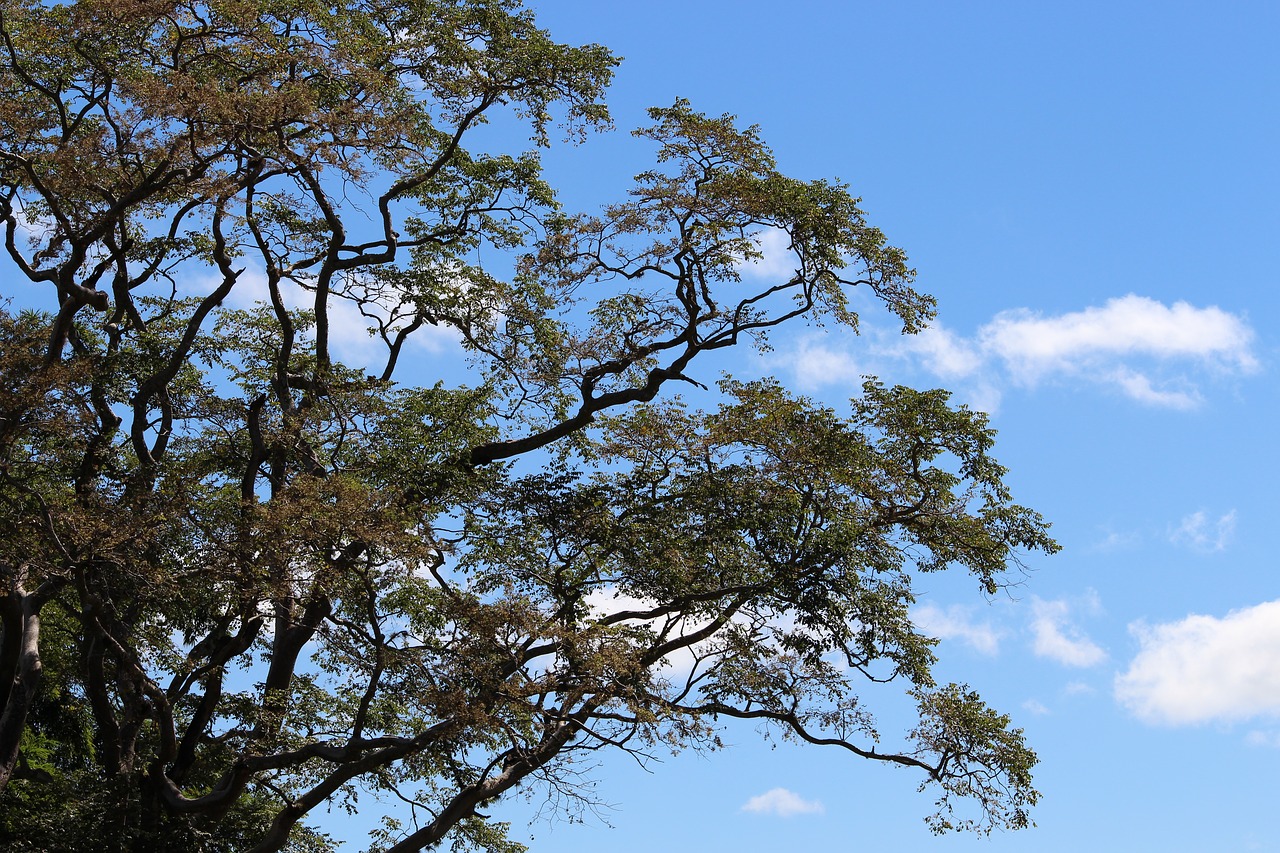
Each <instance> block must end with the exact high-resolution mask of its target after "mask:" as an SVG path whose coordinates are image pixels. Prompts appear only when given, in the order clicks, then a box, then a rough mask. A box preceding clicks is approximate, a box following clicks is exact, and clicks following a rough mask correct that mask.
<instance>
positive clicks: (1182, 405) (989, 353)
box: [782, 294, 1259, 411]
mask: <svg viewBox="0 0 1280 853" xmlns="http://www.w3.org/2000/svg"><path fill="white" fill-rule="evenodd" d="M1254 337H1255V336H1254V332H1253V329H1252V327H1250V325H1249V324H1248V322H1246V321H1245V319H1244V318H1242V317H1240V316H1238V315H1236V314H1232V313H1230V312H1228V311H1224V310H1223V309H1221V308H1218V307H1216V306H1208V307H1204V308H1201V307H1197V306H1194V305H1191V304H1190V303H1187V302H1175V303H1173V304H1172V305H1165V304H1164V303H1162V302H1159V301H1157V300H1155V299H1150V298H1148V297H1145V296H1137V295H1134V294H1129V295H1128V296H1122V297H1118V298H1115V299H1110V300H1108V301H1107V302H1106V303H1105V304H1103V305H1102V306H1092V307H1088V308H1085V309H1083V310H1081V311H1072V312H1067V313H1064V314H1056V315H1044V314H1041V313H1037V312H1034V311H1031V310H1029V309H1026V308H1018V309H1014V310H1010V311H1003V312H1001V313H1000V314H997V315H996V316H995V317H994V318H993V319H992V320H991V321H990V322H988V323H986V324H985V325H983V326H982V327H981V328H980V329H978V331H977V333H976V334H975V335H974V336H973V337H972V338H967V337H964V336H962V335H959V334H956V333H955V332H952V331H951V330H949V329H947V328H945V327H944V326H942V325H939V324H934V325H933V326H931V327H930V328H928V329H926V330H924V331H923V332H921V333H920V334H918V335H914V336H912V335H908V336H893V337H888V336H886V337H885V338H883V339H882V340H881V342H880V345H879V346H877V347H873V348H871V349H872V351H873V352H874V354H875V355H877V356H880V357H881V358H887V359H897V360H903V359H906V360H908V361H911V362H914V363H916V364H918V365H919V366H920V367H922V368H923V369H924V370H926V371H928V372H929V373H930V374H932V375H934V376H936V377H938V378H939V379H942V380H944V381H946V382H948V383H950V384H951V385H952V386H957V385H958V386H959V390H960V392H961V396H962V398H968V399H972V401H973V404H974V405H976V406H978V407H979V408H983V409H985V410H986V411H992V410H994V408H995V406H996V405H998V404H999V402H1000V396H1001V392H1000V388H1001V387H1002V386H1007V385H1009V384H1013V385H1020V386H1023V387H1035V386H1036V385H1038V384H1040V383H1041V382H1043V381H1045V380H1048V379H1052V378H1064V377H1066V378H1071V379H1072V380H1074V381H1081V382H1090V383H1097V384H1101V385H1104V386H1107V387H1109V388H1112V389H1114V390H1116V391H1118V392H1119V393H1121V394H1123V395H1124V396H1126V397H1128V398H1129V399H1131V400H1134V401H1136V402H1138V403H1141V404H1143V405H1147V406H1154V407H1158V408H1166V409H1178V410H1188V409H1194V408H1196V407H1198V406H1199V405H1201V403H1202V402H1203V397H1202V395H1201V393H1200V390H1199V388H1198V387H1197V384H1196V382H1197V380H1198V379H1201V378H1202V376H1203V374H1205V373H1209V374H1212V375H1218V376H1221V375H1223V374H1237V375H1238V374H1245V373H1250V372H1253V371H1256V370H1257V369H1258V366H1259V365H1258V360H1257V358H1256V357H1255V356H1254V354H1253V345H1254ZM782 358H783V359H784V360H785V361H787V362H789V364H790V366H791V367H792V369H793V370H794V371H795V372H796V375H797V378H798V379H799V380H800V381H801V382H802V383H804V384H807V385H810V386H818V385H830V384H837V383H840V382H842V381H845V380H846V379H847V378H848V375H849V373H850V372H851V369H852V360H851V359H850V358H849V356H848V355H847V354H845V353H843V352H840V351H839V350H831V349H827V348H825V346H824V345H823V344H821V343H820V342H815V341H813V340H808V341H806V342H804V343H802V344H801V346H800V347H799V348H797V349H796V350H795V351H793V353H792V354H790V355H786V356H783V357H782ZM869 372H879V371H878V370H871V371H869ZM965 386H971V387H965Z"/></svg>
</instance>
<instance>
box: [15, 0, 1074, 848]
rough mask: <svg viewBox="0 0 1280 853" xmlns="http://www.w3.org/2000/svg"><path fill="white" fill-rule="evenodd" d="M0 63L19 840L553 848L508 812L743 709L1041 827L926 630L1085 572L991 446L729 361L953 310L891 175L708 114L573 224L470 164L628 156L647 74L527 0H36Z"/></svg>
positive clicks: (970, 417) (525, 174)
mask: <svg viewBox="0 0 1280 853" xmlns="http://www.w3.org/2000/svg"><path fill="white" fill-rule="evenodd" d="M0 39H2V42H0V221H3V224H4V225H3V227H4V243H5V249H6V253H7V256H8V259H7V261H6V262H5V263H7V264H8V267H7V269H6V270H5V271H4V273H3V275H4V280H5V282H6V284H5V293H6V295H8V296H10V297H12V300H16V302H12V301H11V304H10V306H9V307H8V308H7V309H5V310H4V312H3V315H2V316H0V570H2V571H3V578H4V585H3V589H2V590H0V593H2V596H3V597H2V599H0V601H2V603H3V634H2V635H0V702H2V707H3V712H2V716H0V789H3V794H2V795H0V834H2V837H3V838H4V840H5V841H6V843H7V844H8V845H9V847H10V849H22V846H23V845H24V844H25V845H27V847H29V848H31V849H75V850H88V849H104V850H119V849H137V850H160V849H184V850H223V849H227V850H240V849H252V850H254V851H272V850H281V849H299V850H301V849H323V848H324V847H325V846H326V843H327V842H326V841H325V839H324V838H323V837H322V836H321V835H319V834H317V833H315V832H313V831H311V830H309V829H308V828H307V826H306V824H307V821H308V815H309V814H310V813H311V812H312V811H313V810H314V809H316V808H317V807H323V806H327V805H330V804H332V803H334V802H343V801H344V800H348V799H349V798H351V797H354V796H357V795H359V794H361V793H362V792H370V791H372V792H374V793H376V794H379V795H381V800H380V804H379V805H378V806H377V808H387V809H391V807H392V806H393V805H395V806H398V807H399V809H400V811H401V814H400V816H399V821H398V822H396V821H389V822H388V824H387V826H388V828H387V830H386V831H385V833H383V834H382V836H380V837H379V838H377V839H375V844H376V846H378V847H379V849H384V850H390V851H409V850H421V849H426V848H430V847H432V846H434V845H436V844H437V843H439V842H441V841H442V840H445V839H450V840H452V841H454V842H455V843H456V844H460V845H462V846H467V845H471V846H474V847H476V848H479V849H491V850H506V849H514V848H516V847H518V846H517V845H511V844H510V843H509V842H506V841H505V840H504V834H503V827H502V826H501V825H500V824H495V823H492V822H491V821H490V820H489V819H488V818H487V817H486V816H485V815H484V813H483V811H482V810H481V807H482V805H483V804H485V803H486V802H489V801H492V800H494V799H496V798H499V797H501V796H502V795H503V794H504V793H506V792H508V791H511V790H513V789H515V788H516V787H517V786H531V785H540V786H545V787H546V788H547V789H548V790H549V791H551V792H553V793H554V794H556V795H560V796H565V797H567V798H568V799H569V800H570V801H572V800H574V799H575V798H581V797H586V796H587V795H586V793H585V791H584V789H583V788H582V787H581V785H580V781H579V777H578V776H577V775H576V773H577V769H576V768H578V767H579V766H580V763H581V762H580V759H581V756H582V755H583V754H584V753H589V752H592V751H594V750H601V749H608V750H628V751H632V752H635V753H636V754H639V755H644V754H647V753H648V752H649V751H651V750H660V749H680V748H683V747H699V746H708V745H710V746H714V745H716V744H718V732H719V731H720V730H721V728H722V726H725V725H733V724H734V721H735V720H746V721H750V722H749V723H747V724H746V725H748V726H749V727H751V726H758V725H761V724H763V725H766V726H769V727H772V728H774V729H776V730H778V731H779V732H780V733H782V734H783V735H785V736H789V737H794V738H797V739H799V740H802V741H809V742H812V743H815V744H823V745H828V746H833V747H836V748H839V749H843V750H846V751H848V752H850V753H852V754H854V755H856V756H861V757H863V758H867V759H873V760H875V761H882V762H891V763H895V764H899V765H906V766H908V767H912V768H915V769H916V770H918V771H919V773H920V774H921V779H922V781H923V782H924V783H925V784H930V785H935V786H937V788H938V790H939V796H940V799H939V811H938V813H937V814H936V815H935V816H934V817H933V818H932V820H933V824H934V826H935V828H937V829H939V830H942V829H946V828H950V827H951V826H953V825H955V826H969V827H973V828H976V829H978V830H984V829H989V828H991V827H993V826H1012V827H1020V826H1024V825H1026V824H1027V823H1028V813H1027V809H1028V807H1029V806H1030V805H1032V804H1033V803H1034V802H1035V799H1036V792H1035V790H1034V788H1033V787H1032V784H1031V776H1030V770H1031V768H1032V766H1033V765H1034V763H1035V756H1034V754H1033V753H1032V752H1031V751H1030V750H1029V749H1028V748H1027V747H1026V745H1025V744H1024V742H1023V738H1022V734H1021V731H1020V730H1017V729H1012V728H1010V721H1009V718H1008V717H1007V716H1004V715H1002V714H999V713H997V712H995V711H993V710H991V709H989V708H988V707H987V706H986V705H984V704H983V703H982V701H981V700H980V699H979V698H978V697H977V695H976V694H975V693H974V692H973V691H971V690H970V689H969V688H968V687H966V686H963V685H954V684H949V685H939V684H936V683H935V681H934V678H933V677H932V676H931V669H932V665H933V664H934V655H933V651H932V649H933V646H934V644H935V641H934V640H932V639H931V638H930V637H928V636H927V635H925V634H924V633H922V632H921V630H920V629H919V628H918V627H917V626H916V625H914V624H913V622H912V621H911V617H910V605H911V604H912V603H913V601H914V597H913V593H912V580H913V578H914V577H916V576H917V575H918V574H919V573H922V572H933V571H939V570H943V569H948V568H955V569H959V570H962V571H968V572H970V573H972V575H973V576H974V578H975V579H976V583H977V585H978V587H979V588H980V590H981V591H982V592H983V593H985V594H991V593H994V592H995V591H996V590H997V589H998V588H999V587H1000V586H1001V585H1002V584H1003V583H1005V578H1006V572H1007V571H1008V569H1009V567H1010V565H1011V564H1016V561H1017V558H1018V553H1019V552H1020V551H1021V550H1024V549H1040V550H1045V551H1051V550H1054V548H1055V547H1056V546H1055V545H1054V544H1053V542H1052V540H1050V539H1049V538H1048V536H1047V534H1046V525H1045V524H1044V523H1043V521H1042V520H1041V519H1040V517H1039V516H1038V515H1036V514H1035V513H1034V512H1032V511H1030V510H1027V509H1025V508H1023V507H1021V506H1018V505H1016V504H1014V503H1013V502H1012V500H1011V497H1010V495H1009V493H1008V491H1007V490H1006V488H1005V486H1004V485H1003V483H1002V476H1003V474H1004V469H1003V468H1001V467H1000V466H999V465H998V464H997V463H996V462H995V461H994V460H993V459H992V458H991V456H990V455H989V451H990V449H991V446H992V436H993V434H992V431H991V430H990V429H989V428H988V425H987V423H986V420H985V418H984V417H983V416H982V415H981V414H980V413H976V412H973V411H969V410H967V409H966V408H964V407H958V408H957V407H952V406H950V405H949V404H948V399H947V395H946V394H945V393H944V392H941V391H928V392H918V391H913V390H910V389H907V388H901V387H895V388H890V387H885V386H884V385H882V384H879V383H876V382H868V383H867V384H866V385H865V386H864V388H863V389H862V392H861V394H860V395H859V396H858V397H856V398H855V399H854V400H853V401H852V404H851V408H850V409H849V411H848V413H847V414H841V413H838V412H836V411H835V410H832V409H829V408H824V407H821V406H818V405H816V404H814V403H813V402H811V401H809V400H806V399H803V398H800V397H796V396H793V395H791V394H789V393H787V392H786V390H784V389H783V388H782V387H781V386H779V385H778V384H777V383H776V382H774V381H772V380H768V379H762V380H754V381H750V380H740V379H724V380H723V381H721V383H720V386H719V389H718V391H712V390H708V389H706V388H705V384H704V383H707V382H709V379H708V377H707V376H706V375H700V373H699V371H698V370H697V367H698V365H701V364H704V363H705V361H706V359H702V360H699V358H700V357H701V356H703V355H704V354H706V353H709V352H711V351H715V350H723V349H725V348H728V347H734V346H739V345H752V344H755V345H762V344H763V343H764V340H765V336H766V334H767V333H768V332H769V331H770V330H771V329H773V328H774V327H777V326H779V325H780V324H783V323H787V322H789V321H792V320H797V319H801V318H808V319H810V320H813V321H824V320H825V321H827V322H830V323H835V324H841V325H845V326H856V324H857V320H858V317H857V315H856V314H855V313H854V311H853V310H852V308H851V307H850V299H851V297H852V296H853V295H854V294H855V293H856V292H858V291H867V292H869V293H870V294H872V295H873V297H874V298H873V299H871V300H868V302H867V304H868V305H871V304H875V303H878V304H879V305H881V306H882V307H883V308H884V309H887V311H888V312H891V313H892V314H894V315H896V316H897V318H899V320H900V321H901V324H902V327H903V330H904V331H905V332H914V331H916V330H918V329H919V328H920V327H921V326H922V324H923V323H925V322H927V321H928V320H929V319H930V318H931V316H932V313H933V302H932V300H931V299H930V298H929V297H927V296H924V295H922V294H920V293H918V292H916V291H915V290H914V289H912V286H911V280H912V271H911V270H910V269H909V268H908V266H907V263H906V260H905V257H904V255H903V253H902V252H901V251H899V250H898V249H896V248H893V247H892V246H890V245H888V244H887V243H886V241H885V239H884V237H883V235H882V234H881V233H880V231H878V230H877V229H875V228H874V227H871V226H870V225H868V224H867V223H866V222H865V220H864V215H863V213H862V211H861V210H860V209H859V207H858V200H857V199H856V198H854V197H852V196H851V194H850V192H849V190H848V188H847V187H845V186H844V185H842V184H838V183H832V182H827V181H802V180H797V179H794V178H790V177H787V176H785V175H783V174H781V173H780V172H779V171H778V170H777V167H776V164H775V162H774V159H773V158H772V156H771V154H770V152H769V150H768V148H766V147H765V146H764V144H763V143H762V142H761V140H760V139H759V137H758V134H757V132H756V131H755V129H753V128H752V129H741V128H739V127H738V126H736V125H735V123H734V122H733V121H732V120H731V119H730V118H728V117H722V118H712V117H708V116H705V115H701V114H699V113H697V112H695V111H693V110H692V108H691V107H690V106H689V105H688V104H686V103H684V102H677V103H676V104H674V105H673V106H671V107H667V108H662V109H654V110H652V111H651V114H652V121H653V123H652V124H651V126H649V127H647V128H646V129H644V130H641V131H638V135H639V136H642V137H644V138H645V139H647V140H649V141H650V142H651V143H652V145H653V146H654V148H655V150H656V155H657V160H656V165H655V168H654V169H653V170H652V171H648V172H645V173H643V174H641V175H639V176H638V177H637V179H636V182H635V186H634V188H633V189H632V190H631V192H630V195H629V196H628V197H627V199H626V200H625V201H622V202H620V203H618V204H615V205H612V206H609V207H606V208H604V209H603V211H602V212H600V213H598V214H596V215H568V214H566V213H564V212H563V211H561V210H560V209H559V208H558V206H557V204H556V202H555V198H554V193H553V191H552V189H551V188H550V187H549V186H547V185H546V184H545V183H544V182H543V181H542V180H541V178H540V177H539V162H538V159H537V157H536V156H535V155H534V154H532V153H523V154H518V155H499V154H493V153H487V154H483V153H477V152H474V151H469V150H468V147H464V141H467V140H472V139H475V138H476V136H477V130H478V129H480V128H481V126H482V125H483V124H485V123H486V122H487V120H489V119H490V118H493V117H502V120H503V122H504V126H509V125H510V119H512V118H514V119H518V120H519V121H521V122H524V124H525V126H526V127H527V128H528V129H529V130H530V132H531V134H532V137H531V141H532V143H533V144H532V146H531V147H533V148H535V149H536V148H537V146H540V145H547V144H549V142H550V140H551V139H552V136H551V132H552V131H555V132H556V133H559V132H560V131H559V129H564V130H567V132H568V134H569V136H570V137H573V136H577V135H581V134H582V133H583V132H584V131H586V130H590V129H592V128H593V127H600V126H607V124H608V121H609V116H608V112H607V110H606V108H605V106H604V104H603V102H602V100H601V95H602V92H603V90H604V88H605V86H606V84H607V83H608V81H609V78H610V76H611V74H612V71H613V68H614V65H615V60H614V58H613V57H612V56H611V55H610V54H609V52H608V51H607V50H605V49H604V48H601V47H599V46H585V47H576V48H575V47H568V46H565V45H561V44H557V43H556V42H555V41H553V40H552V39H551V38H550V36H549V35H548V34H547V33H545V32H543V31H542V30H540V29H538V28H537V27H536V26H535V24H534V21H533V19H532V17H531V15H530V13H528V12H527V11H524V10H522V9H521V8H520V5H519V3H518V2H516V0H357V2H351V3H341V4H330V3H320V2H315V0H77V1H76V2H65V3H58V4H50V3H44V2H39V0H0ZM510 137H511V134H510V132H509V131H504V132H503V133H502V134H498V133H492V132H489V133H487V135H486V136H484V138H485V139H487V140H489V142H490V144H492V143H493V140H495V139H500V138H510ZM468 145H470V147H471V148H474V147H475V146H474V144H473V143H468ZM765 234H769V235H782V236H783V237H784V238H785V239H784V240H783V241H782V242H783V244H785V246H786V257H787V267H788V268H789V269H790V272H788V273H787V274H785V275H780V276H777V277H776V278H775V279H774V280H772V281H769V282H767V283H766V284H764V285H761V286H758V287H757V286H753V285H751V284H750V281H751V279H744V277H743V276H742V275H741V270H742V268H743V264H744V262H745V261H749V260H750V259H751V258H753V257H758V256H759V251H760V249H759V246H760V242H761V240H762V235H765ZM482 259H485V260H486V261H487V263H481V260H482ZM771 266H772V264H771ZM245 294H248V295H245ZM41 305H43V306H44V309H43V310H27V309H28V308H30V307H31V306H35V307H36V309H38V308H39V306H41ZM20 307H21V308H22V309H23V310H19V308H20ZM353 318H355V319H356V320H358V321H359V323H358V324H357V325H361V327H362V328H363V326H364V325H367V326H368V327H369V329H370V332H371V336H372V341H373V342H374V343H377V344H379V345H380V347H381V349H380V355H379V356H378V357H377V359H376V364H375V365H374V366H372V367H371V366H370V365H369V364H368V363H366V364H359V365H348V364H343V363H342V362H341V361H340V360H339V358H337V357H336V355H337V354H336V353H335V346H336V344H337V342H338V341H339V340H340V338H341V337H342V336H343V335H345V334H347V333H349V331H350V326H351V324H352V322H353ZM433 328H434V329H435V330H436V331H435V332H434V333H435V334H439V330H441V329H443V330H448V332H449V333H450V334H451V335H453V337H454V338H455V339H456V341H457V345H458V346H459V347H461V349H462V350H464V351H465V353H466V354H467V360H466V362H465V364H462V363H459V362H458V360H457V359H451V358H446V359H435V360H433V359H424V358H423V357H422V355H421V350H413V349H411V347H412V346H413V341H414V340H415V338H416V337H418V336H421V335H422V334H423V333H424V332H428V331H431V330H432V329H433ZM415 353H416V354H415ZM695 362H696V364H695ZM702 373H703V374H705V369H704V370H703V371H702ZM673 383H675V384H677V385H680V387H685V388H689V389H690V390H693V389H694V388H695V387H696V388H697V389H702V390H696V391H693V396H695V397H697V398H698V399H700V400H702V401H704V403H705V408H703V409H699V408H696V407H693V406H691V405H688V404H686V403H683V402H682V401H681V399H680V397H679V396H678V395H676V394H674V393H671V391H670V388H669V386H671V385H672V384H673ZM882 690H889V691H897V692H899V693H900V692H902V691H905V693H906V694H908V695H909V696H910V697H911V698H912V700H913V703H914V706H915V708H916V713H915V714H914V715H912V718H911V719H910V720H907V721H895V722H898V723H902V722H905V725H903V726H902V728H903V730H904V731H903V734H902V736H900V737H897V736H895V737H893V738H890V739H889V746H888V747H887V748H886V747H882V746H881V745H879V744H880V739H881V734H880V732H879V728H878V725H879V724H878V723H877V721H876V720H875V718H874V717H873V715H872V713H871V706H873V705H874V696H875V694H876V693H877V692H879V691H882ZM367 802H368V800H367V799H365V800H361V804H362V805H367ZM965 804H967V805H965ZM957 807H958V808H959V812H957V811H956V810H955V809H956V808H957Z"/></svg>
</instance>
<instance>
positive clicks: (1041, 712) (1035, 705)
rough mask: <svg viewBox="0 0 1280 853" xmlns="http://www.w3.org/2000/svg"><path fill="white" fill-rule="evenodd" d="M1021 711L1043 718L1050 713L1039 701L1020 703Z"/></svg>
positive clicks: (1031, 700) (1030, 700)
mask: <svg viewBox="0 0 1280 853" xmlns="http://www.w3.org/2000/svg"><path fill="white" fill-rule="evenodd" d="M1022 709H1023V710H1024V711H1026V712H1028V713H1030V714H1035V715H1036V716H1037V717H1043V716H1045V715H1047V714H1049V713H1051V712H1050V711H1049V706H1047V705H1045V704H1044V703H1043V702H1041V701H1040V700H1039V699H1028V700H1027V701H1025V702H1023V703H1022Z"/></svg>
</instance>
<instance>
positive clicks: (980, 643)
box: [911, 604, 1000, 655]
mask: <svg viewBox="0 0 1280 853" xmlns="http://www.w3.org/2000/svg"><path fill="white" fill-rule="evenodd" d="M911 619H912V621H914V622H915V623H916V624H917V625H919V626H920V630H922V631H923V632H924V633H926V634H929V635H930V636H933V637H937V638H938V639H940V640H959V641H960V642H962V643H964V644H966V645H968V646H970V647H971V648H974V649H976V650H978V651H979V652H982V653H983V654H984V655H994V654H996V653H997V652H998V651H1000V635H999V633H998V632H997V631H996V629H995V628H993V627H992V626H991V623H989V622H979V621H977V620H975V619H974V618H973V612H972V609H971V608H968V607H965V606H963V605H958V604H953V605H951V606H950V607H948V608H946V609H945V610H944V609H943V608H941V607H938V606H937V605H936V604H921V605H918V606H916V607H913V608H911Z"/></svg>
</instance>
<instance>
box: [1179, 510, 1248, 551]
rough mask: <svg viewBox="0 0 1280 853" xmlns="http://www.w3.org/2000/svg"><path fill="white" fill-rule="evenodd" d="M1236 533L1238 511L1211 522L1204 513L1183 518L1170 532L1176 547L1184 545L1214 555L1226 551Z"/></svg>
mask: <svg viewBox="0 0 1280 853" xmlns="http://www.w3.org/2000/svg"><path fill="white" fill-rule="evenodd" d="M1235 532H1236V511H1235V510H1234V509H1233V510H1231V511H1230V512H1228V513H1226V514H1224V515H1220V516H1218V519H1217V520H1216V521H1210V520H1209V516H1208V515H1206V514H1205V513H1204V512H1203V511H1197V512H1193V513H1191V514H1190V515H1186V516H1183V518H1182V521H1180V522H1178V526H1177V527H1175V528H1173V529H1172V530H1170V531H1169V541H1170V542H1172V543H1173V544H1174V545H1182V546H1185V547H1187V548H1191V549H1193V550H1195V551H1201V552H1204V553H1213V552H1217V551H1224V550H1226V547H1227V543H1228V542H1230V541H1231V537H1232V535H1233V534H1234V533H1235Z"/></svg>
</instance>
